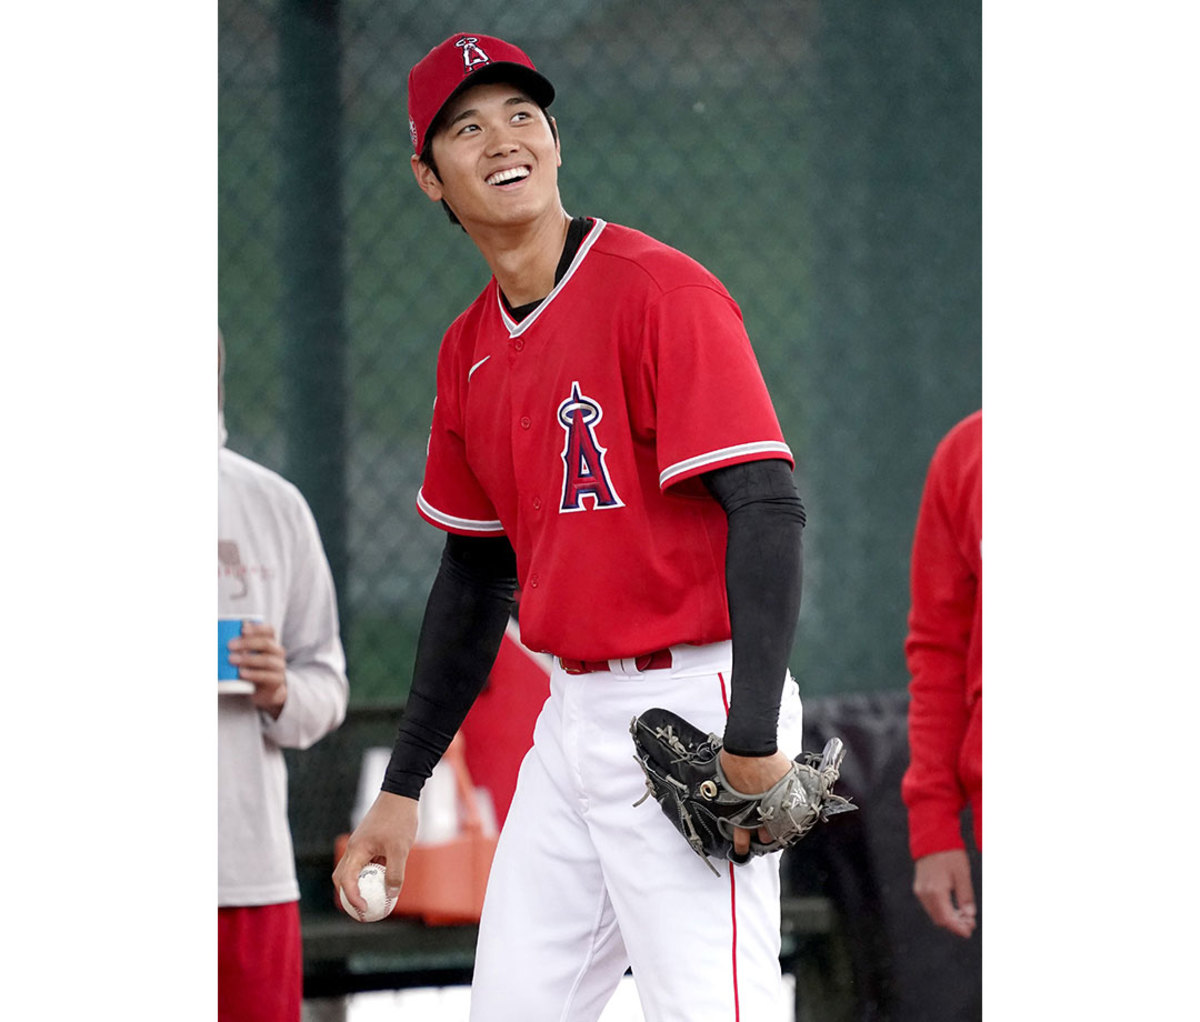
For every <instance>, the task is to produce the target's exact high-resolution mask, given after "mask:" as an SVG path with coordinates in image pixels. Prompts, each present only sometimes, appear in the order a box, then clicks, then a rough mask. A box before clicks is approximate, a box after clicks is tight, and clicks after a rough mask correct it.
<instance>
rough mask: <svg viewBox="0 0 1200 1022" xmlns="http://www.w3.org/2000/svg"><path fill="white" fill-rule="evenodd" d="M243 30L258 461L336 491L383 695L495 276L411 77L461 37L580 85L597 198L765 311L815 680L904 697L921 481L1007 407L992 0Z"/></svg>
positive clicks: (465, 7) (225, 130)
mask: <svg viewBox="0 0 1200 1022" xmlns="http://www.w3.org/2000/svg"><path fill="white" fill-rule="evenodd" d="M219 17H220V36H219V42H220V49H219V73H220V98H219V103H220V106H219V126H220V138H219V158H220V167H219V183H220V238H219V255H220V267H219V286H220V296H219V314H220V318H221V326H222V329H223V330H224V334H225V339H226V344H227V348H228V370H227V379H226V418H227V421H228V426H229V431H230V446H231V447H233V448H234V449H236V450H239V451H241V452H242V453H245V454H246V455H248V456H249V457H252V458H255V459H257V460H259V461H262V462H263V463H265V464H267V465H269V466H270V467H272V468H276V469H277V470H279V471H281V472H283V473H284V474H285V475H287V476H288V477H289V478H291V479H292V480H293V481H294V482H296V483H297V485H298V486H300V488H301V490H302V491H303V492H304V493H305V495H306V497H307V498H308V499H309V501H310V503H311V504H312V505H313V509H314V512H315V513H316V515H317V519H318V522H319V523H320V525H321V529H322V536H323V538H324V540H325V543H326V547H327V549H328V552H329V555H330V559H331V561H332V563H333V566H334V573H335V578H336V581H337V584H338V589H339V598H340V603H341V609H342V616H343V633H344V637H345V640H346V644H347V653H348V657H349V665H350V672H351V683H352V690H353V693H354V695H353V699H354V701H355V703H356V704H364V703H392V702H398V701H401V700H402V699H403V698H404V696H405V694H406V692H407V688H408V680H409V677H410V672H411V665H412V656H413V649H414V647H415V640H416V634H417V630H418V628H419V623H420V617H421V613H422V610H423V607H424V601H425V596H426V593H427V591H428V586H429V583H430V581H431V580H432V577H433V574H434V571H435V568H436V564H437V558H438V556H439V553H440V550H441V545H442V536H441V535H440V534H439V533H437V531H436V530H434V529H432V528H430V527H429V526H427V525H425V524H423V523H422V522H421V521H420V520H419V519H418V517H417V515H416V513H415V511H414V508H413V505H414V500H415V496H416V492H417V489H418V487H419V485H420V480H421V474H422V470H423V461H424V454H425V440H426V435H427V433H428V427H429V418H430V411H431V406H432V403H433V398H434V365H435V359H436V353H437V347H438V344H439V342H440V339H441V334H442V331H443V330H444V329H445V327H446V326H447V325H448V324H449V322H450V320H451V319H452V318H453V317H454V315H455V314H457V313H458V312H459V311H460V310H461V309H462V308H463V307H464V306H465V305H466V304H467V303H468V302H469V301H470V300H471V299H472V298H474V296H475V295H476V294H477V293H478V292H479V291H480V289H481V288H482V287H483V285H484V283H485V282H486V279H487V276H488V271H487V268H486V266H485V264H484V263H483V261H482V259H481V258H480V257H479V255H478V253H477V252H476V251H475V249H474V246H473V245H472V243H471V242H470V240H469V239H468V238H467V237H466V236H465V235H464V234H463V233H462V232H461V231H460V230H459V229H458V228H456V227H452V226H451V225H450V224H449V223H448V221H447V220H446V218H445V216H444V214H443V213H442V211H441V210H440V209H439V208H438V207H436V206H434V205H432V204H431V203H430V202H429V201H428V200H427V199H426V198H425V197H424V196H423V195H422V194H421V192H420V191H419V190H418V189H417V187H416V185H415V183H414V182H413V179H412V174H411V171H410V169H409V153H410V149H409V140H408V126H407V113H406V96H405V89H406V80H407V74H408V69H409V68H410V67H411V65H412V64H413V63H414V62H415V61H416V60H418V59H419V58H420V57H421V56H422V55H423V54H424V53H425V52H426V51H427V50H428V49H429V48H430V47H431V46H433V45H435V44H436V43H438V42H440V41H441V40H442V39H444V38H445V37H446V36H448V35H449V34H451V33H452V32H455V31H461V30H477V31H480V32H483V33H487V34H492V35H499V36H502V37H505V38H509V39H511V40H512V41H513V42H516V43H518V44H519V45H521V46H522V48H524V49H525V50H526V51H527V52H528V53H529V54H530V55H531V56H532V57H533V59H534V61H535V62H536V63H537V64H538V66H539V68H541V69H542V70H543V71H544V72H545V73H546V75H547V76H548V77H549V78H550V80H551V81H553V82H554V84H555V86H556V88H557V90H558V98H557V99H556V100H555V102H554V106H553V108H552V112H553V113H554V114H555V116H556V118H557V121H558V125H559V129H560V134H561V138H562V147H563V161H564V165H563V168H562V170H561V172H560V185H561V189H562V194H563V201H564V204H565V205H566V208H567V210H568V211H569V212H571V213H573V214H588V215H596V216H601V217H603V218H605V219H607V220H610V221H613V222H617V223H624V224H627V225H629V226H632V227H637V228H639V229H641V230H644V231H646V232H648V233H650V234H652V235H654V236H656V237H658V238H660V239H662V240H663V241H665V242H667V243H669V244H671V245H674V246H675V247H677V248H680V249H682V250H683V251H685V252H687V253H689V254H690V255H692V256H694V257H696V258H697V259H699V260H700V261H701V262H702V263H704V264H705V265H707V266H708V267H709V268H710V269H711V270H712V271H713V272H714V273H716V274H717V276H718V277H720V278H721V280H722V281H723V282H724V283H725V284H726V286H727V287H728V288H729V290H730V291H731V293H732V294H733V296H734V298H735V299H736V300H737V301H738V303H739V304H740V306H741V308H742V311H743V313H744V316H745V320H746V324H747V328H748V330H749V333H750V337H751V339H752V341H753V342H754V345H755V348H756V351H757V353H758V356H759V360H760V363H761V365H762V369H763V373H764V376H765V377H766V380H767V384H768V386H769V388H770V390H771V393H772V395H773V397H774V400H775V403H776V408H777V410H778V412H779V416H780V419H781V421H782V424H783V427H784V432H785V435H786V436H787V438H788V441H789V442H790V444H791V446H792V448H793V450H794V451H795V452H796V454H797V458H798V463H799V468H798V480H799V483H800V487H801V494H802V496H803V498H804V501H805V504H806V506H807V508H808V511H809V527H808V529H807V530H806V534H805V537H806V538H805V548H806V552H805V595H804V605H803V609H802V611H801V621H800V627H799V630H798V633H797V643H796V650H795V654H794V656H793V669H794V670H795V671H796V673H797V676H798V677H799V679H800V681H801V685H802V690H803V691H804V692H806V693H833V692H841V691H851V690H860V691H861V690H871V689H884V688H896V687H900V686H903V685H904V684H905V683H906V681H907V678H906V675H905V671H904V664H903V651H902V643H903V633H904V623H905V622H904V617H905V612H906V610H907V602H908V590H907V565H908V553H909V545H910V542H911V535H912V528H913V524H914V521H915V516H916V508H917V503H918V498H919V494H920V487H921V483H922V479H923V475H924V470H925V467H926V464H927V462H928V458H929V456H930V454H931V453H932V450H933V447H934V445H935V443H936V441H937V439H938V438H939V437H940V436H941V434H942V433H944V432H945V430H946V429H948V428H949V427H950V426H951V425H952V424H953V423H954V422H955V421H957V419H959V418H961V417H962V416H964V415H965V414H967V413H968V412H970V411H972V410H973V409H975V408H977V407H979V406H980V403H981V338H980V312H981V297H980V266H981V259H980V236H981V228H980V155H981V154H980V149H981V144H980V113H981V111H980V17H981V16H980V4H979V3H978V2H977V0H975V2H971V0H967V2H964V0H909V2H906V3H891V4H881V3H877V2H874V0H827V2H819V0H807V2H805V0H790V2H784V0H781V2H775V3H761V2H753V0H691V2H687V0H674V2H653V0H649V2H648V0H513V2H510V3H506V4H503V5H498V4H489V3H482V2H478V0H457V2H455V0H442V2H439V3H436V4H431V3H428V2H426V0H340V2H339V0H220V2H219ZM711 413H712V414H713V415H721V414H723V409H721V408H713V409H712V410H711ZM614 556H619V552H614Z"/></svg>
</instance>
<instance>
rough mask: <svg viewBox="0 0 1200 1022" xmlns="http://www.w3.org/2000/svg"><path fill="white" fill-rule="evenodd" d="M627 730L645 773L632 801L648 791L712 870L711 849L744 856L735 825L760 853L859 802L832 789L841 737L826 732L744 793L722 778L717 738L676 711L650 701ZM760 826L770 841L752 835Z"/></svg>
mask: <svg viewBox="0 0 1200 1022" xmlns="http://www.w3.org/2000/svg"><path fill="white" fill-rule="evenodd" d="M629 731H630V734H632V735H633V744H634V747H635V749H636V754H635V756H634V758H635V759H636V760H637V761H638V763H640V764H641V767H642V770H643V771H644V772H645V774H646V794H645V795H643V796H642V797H641V798H640V799H638V801H637V802H635V803H634V805H641V804H642V802H644V801H645V800H646V799H647V798H648V797H649V796H650V795H653V796H654V797H655V798H656V799H657V800H658V804H659V805H660V806H662V811H663V812H664V813H665V814H666V816H667V819H668V820H670V821H671V823H672V824H674V826H675V829H676V830H678V831H679V833H680V834H682V835H683V836H684V838H686V839H687V843H688V844H689V845H691V846H692V848H693V850H694V851H695V852H696V854H697V855H699V856H700V857H701V858H702V859H703V860H704V861H705V862H706V863H708V867H709V869H711V870H712V871H713V872H714V873H717V874H718V875H720V871H719V870H718V869H717V868H716V866H714V865H713V863H712V859H711V858H710V856H711V857H713V858H718V859H731V860H733V861H734V862H738V861H745V860H739V859H738V857H737V854H736V853H735V852H734V850H733V830H734V828H735V827H744V828H745V829H747V830H749V831H750V832H751V840H750V853H751V855H766V854H768V853H769V852H777V851H779V850H780V849H782V848H786V847H787V846H788V845H791V844H794V843H795V842H797V841H799V840H800V839H801V838H802V837H804V835H805V834H807V833H808V832H809V831H810V830H812V828H813V827H814V826H816V824H817V821H819V820H827V819H828V818H829V817H830V816H833V815H835V814H836V813H845V812H850V811H852V810H855V809H857V808H858V806H856V805H854V804H853V803H851V802H850V800H849V799H846V798H843V797H842V796H841V795H835V794H834V793H833V783H834V781H836V780H837V779H838V769H839V767H840V766H841V763H842V759H843V757H844V756H845V754H846V748H845V746H844V745H843V744H842V740H841V739H840V738H830V739H829V741H828V742H826V743H825V749H824V751H823V752H822V753H821V754H820V755H817V754H816V753H812V752H808V753H801V754H800V755H799V756H797V757H796V759H795V760H794V761H793V762H792V767H791V769H790V770H789V771H788V772H787V773H786V774H785V775H784V776H783V777H782V778H781V779H780V780H779V781H778V782H777V783H776V784H774V785H773V786H772V787H770V788H769V789H768V790H767V791H764V792H761V793H759V794H757V795H747V794H745V793H744V792H740V791H737V790H735V789H734V788H733V787H731V786H730V784H729V782H728V781H727V780H726V779H725V775H724V773H723V772H722V770H721V761H720V752H721V739H719V738H718V737H717V736H716V735H711V734H709V735H706V734H704V732H702V731H700V730H699V729H698V728H696V727H694V726H693V725H692V724H690V723H688V722H687V721H686V720H684V719H683V718H682V717H680V716H679V715H678V714H675V713H672V712H671V711H670V710H663V709H660V708H658V707H655V708H654V709H650V710H647V711H646V712H645V713H643V714H641V716H638V717H634V718H633V721H632V722H631V723H630V725H629ZM760 827H762V828H765V830H766V831H767V833H768V834H769V835H770V840H769V841H766V842H763V841H761V840H759V835H758V829H759V828H760Z"/></svg>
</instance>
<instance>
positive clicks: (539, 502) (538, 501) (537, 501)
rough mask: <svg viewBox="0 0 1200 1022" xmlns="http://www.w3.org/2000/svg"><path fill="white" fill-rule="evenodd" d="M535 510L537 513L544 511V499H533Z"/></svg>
mask: <svg viewBox="0 0 1200 1022" xmlns="http://www.w3.org/2000/svg"><path fill="white" fill-rule="evenodd" d="M533 509H534V510H535V511H540V510H541V509H542V498H541V497H534V498H533Z"/></svg>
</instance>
